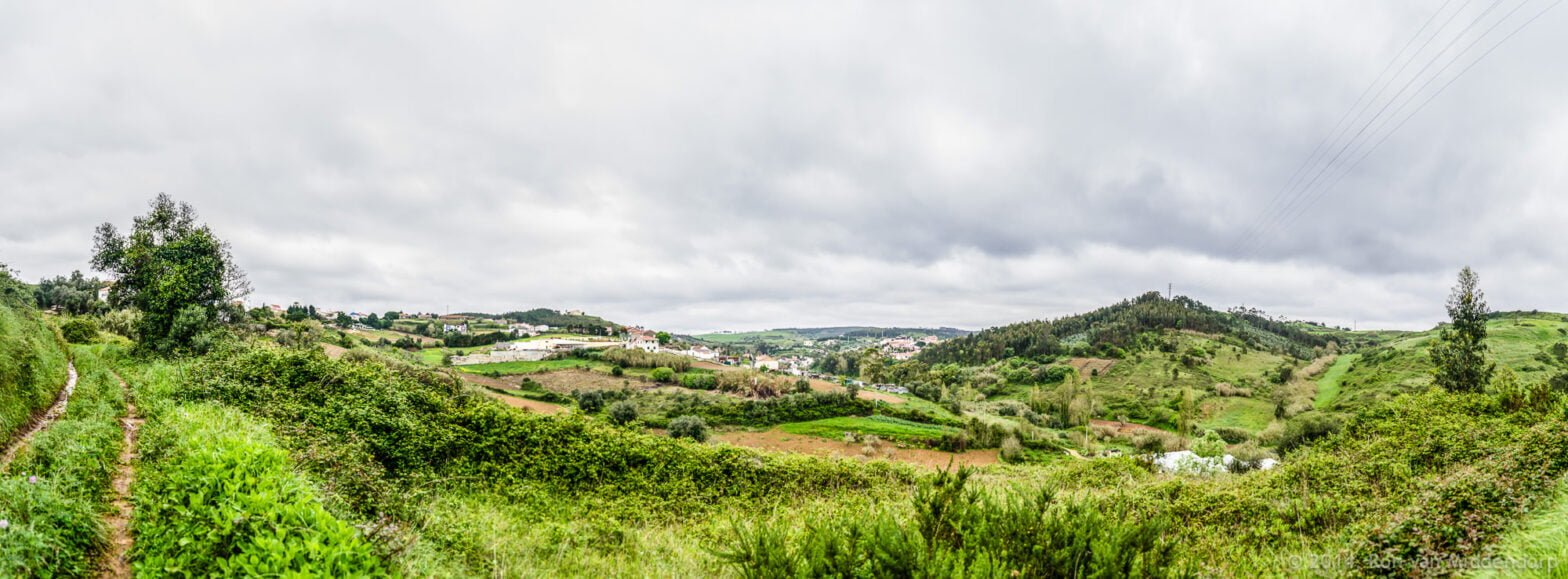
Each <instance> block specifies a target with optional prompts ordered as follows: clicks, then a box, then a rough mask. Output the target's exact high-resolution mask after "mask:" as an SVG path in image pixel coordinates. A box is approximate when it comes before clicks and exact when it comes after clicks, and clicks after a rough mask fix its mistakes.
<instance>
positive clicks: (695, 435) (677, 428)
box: [670, 415, 708, 442]
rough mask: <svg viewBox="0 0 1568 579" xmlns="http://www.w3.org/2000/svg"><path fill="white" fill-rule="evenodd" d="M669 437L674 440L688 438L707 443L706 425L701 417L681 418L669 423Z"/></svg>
mask: <svg viewBox="0 0 1568 579" xmlns="http://www.w3.org/2000/svg"><path fill="white" fill-rule="evenodd" d="M670 436H671V437H674V438H690V439H692V440H695V441H697V442H707V440H708V423H707V422H704V421H703V420H702V417H701V416H689V415H688V416H681V417H678V418H676V419H675V420H671V421H670Z"/></svg>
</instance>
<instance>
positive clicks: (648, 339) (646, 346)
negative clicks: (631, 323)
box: [626, 329, 659, 352]
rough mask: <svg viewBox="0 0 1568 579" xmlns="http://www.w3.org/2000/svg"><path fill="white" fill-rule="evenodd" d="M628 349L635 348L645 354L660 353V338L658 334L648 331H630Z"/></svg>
mask: <svg viewBox="0 0 1568 579" xmlns="http://www.w3.org/2000/svg"><path fill="white" fill-rule="evenodd" d="M626 347H627V348H628V349H632V348H635V349H638V350H642V351H644V352H657V351H659V338H658V336H657V335H656V334H654V333H653V332H650V331H647V330H637V329H634V330H628V332H627V334H626Z"/></svg>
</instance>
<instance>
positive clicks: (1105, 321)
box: [920, 292, 1351, 365]
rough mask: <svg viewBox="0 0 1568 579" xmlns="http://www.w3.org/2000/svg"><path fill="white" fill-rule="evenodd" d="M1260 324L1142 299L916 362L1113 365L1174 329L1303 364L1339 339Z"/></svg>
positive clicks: (972, 340) (1258, 317)
mask: <svg viewBox="0 0 1568 579" xmlns="http://www.w3.org/2000/svg"><path fill="white" fill-rule="evenodd" d="M1303 326H1304V325H1303V324H1301V323H1296V322H1286V321H1281V320H1275V319H1272V318H1269V317H1267V316H1266V315H1264V314H1263V313H1262V312H1259V311H1256V310H1244V309H1233V310H1231V311H1228V312H1221V311H1218V310H1215V309H1212V308H1210V307H1208V306H1206V305H1204V304H1203V303H1201V302H1199V301H1197V300H1194V299H1191V298H1188V297H1186V296H1176V297H1175V298H1171V299H1167V298H1166V297H1164V296H1162V295H1160V293H1159V292H1148V293H1145V294H1143V295H1141V296H1138V297H1136V298H1133V299H1130V300H1125V301H1123V302H1121V303H1118V304H1115V305H1111V306H1107V307H1104V308H1100V309H1097V310H1094V311H1091V312H1088V313H1083V314H1078V315H1074V316H1067V317H1063V318H1058V319H1055V320H1037V321H1031V322H1022V323H1017V324H1011V325H1006V326H1001V327H997V328H990V329H987V330H982V331H980V332H977V333H974V334H970V335H968V336H964V337H960V338H956V339H953V340H949V341H947V342H944V343H942V344H940V345H938V346H936V347H932V348H927V349H926V350H925V351H924V352H922V353H921V355H920V359H921V360H922V361H924V362H926V363H930V364H941V363H958V364H969V365H973V364H984V363H988V362H992V361H996V360H999V359H1004V358H1010V357H1013V356H1021V357H1025V358H1044V357H1052V356H1063V355H1077V356H1086V355H1092V356H1101V357H1109V358H1121V357H1124V356H1126V355H1127V353H1128V352H1129V351H1133V350H1148V349H1152V348H1155V347H1158V343H1157V340H1158V337H1157V332H1159V331H1162V330H1177V331H1188V332H1198V333H1202V334H1210V335H1216V336H1223V337H1226V338H1229V339H1230V341H1232V342H1234V343H1235V345H1237V346H1243V347H1247V348H1253V349H1262V350H1269V351H1273V352H1280V353H1284V354H1287V355H1290V356H1293V357H1296V358H1301V359H1307V358H1310V357H1312V356H1313V355H1314V350H1315V349H1318V348H1323V347H1325V346H1328V345H1329V344H1330V343H1331V342H1335V341H1336V340H1345V339H1350V338H1351V336H1350V335H1349V334H1348V333H1346V332H1341V331H1334V330H1331V329H1328V328H1322V327H1319V326H1313V327H1312V330H1311V331H1309V330H1307V329H1304V327H1303Z"/></svg>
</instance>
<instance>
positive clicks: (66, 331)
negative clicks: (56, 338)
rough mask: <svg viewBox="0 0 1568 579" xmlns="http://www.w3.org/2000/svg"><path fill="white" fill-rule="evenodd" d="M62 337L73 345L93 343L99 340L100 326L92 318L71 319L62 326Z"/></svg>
mask: <svg viewBox="0 0 1568 579" xmlns="http://www.w3.org/2000/svg"><path fill="white" fill-rule="evenodd" d="M60 336H61V337H63V338H65V341H67V342H70V343H72V344H88V343H92V341H93V340H96V339H98V324H97V323H96V322H94V321H93V320H92V318H83V317H75V318H71V319H69V320H66V321H65V323H63V324H60Z"/></svg>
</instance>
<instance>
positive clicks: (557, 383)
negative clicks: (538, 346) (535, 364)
mask: <svg viewBox="0 0 1568 579" xmlns="http://www.w3.org/2000/svg"><path fill="white" fill-rule="evenodd" d="M524 378H529V379H532V380H533V381H534V382H537V383H539V385H540V386H543V387H544V388H545V389H546V390H549V391H551V392H557V393H560V394H571V393H572V391H573V390H583V391H588V390H620V389H622V388H625V387H626V385H627V384H630V385H631V387H632V388H638V389H640V388H644V387H646V386H648V384H647V383H645V382H642V381H641V380H636V379H632V378H625V377H622V378H616V377H615V376H611V375H609V374H605V373H603V372H594V371H592V370H556V371H554V372H540V373H538V374H525V375H522V376H508V377H507V381H508V382H511V384H512V388H516V387H517V385H518V384H521V383H522V381H523V379H524Z"/></svg>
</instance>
